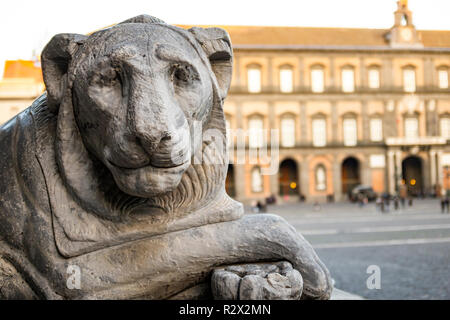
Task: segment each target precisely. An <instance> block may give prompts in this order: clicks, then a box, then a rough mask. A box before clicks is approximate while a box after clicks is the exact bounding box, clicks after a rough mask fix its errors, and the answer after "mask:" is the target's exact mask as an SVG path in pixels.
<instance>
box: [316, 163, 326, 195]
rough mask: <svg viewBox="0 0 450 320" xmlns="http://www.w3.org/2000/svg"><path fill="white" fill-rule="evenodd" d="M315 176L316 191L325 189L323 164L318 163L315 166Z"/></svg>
mask: <svg viewBox="0 0 450 320" xmlns="http://www.w3.org/2000/svg"><path fill="white" fill-rule="evenodd" d="M315 178H316V190H317V191H324V190H326V189H327V175H326V171H325V167H324V166H323V165H321V164H319V165H318V166H317V167H316V172H315Z"/></svg>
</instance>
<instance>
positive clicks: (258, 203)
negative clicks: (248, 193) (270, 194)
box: [256, 201, 262, 212]
mask: <svg viewBox="0 0 450 320" xmlns="http://www.w3.org/2000/svg"><path fill="white" fill-rule="evenodd" d="M256 207H257V208H258V212H262V203H261V201H258V202H257V203H256Z"/></svg>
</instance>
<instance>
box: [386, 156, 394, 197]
mask: <svg viewBox="0 0 450 320" xmlns="http://www.w3.org/2000/svg"><path fill="white" fill-rule="evenodd" d="M394 154H395V153H394V151H388V153H387V158H388V188H389V189H388V190H389V193H390V194H394V193H395V179H396V178H395V171H394V166H395V163H394Z"/></svg>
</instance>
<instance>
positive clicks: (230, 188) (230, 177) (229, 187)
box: [225, 164, 236, 198]
mask: <svg viewBox="0 0 450 320" xmlns="http://www.w3.org/2000/svg"><path fill="white" fill-rule="evenodd" d="M225 190H226V192H227V194H228V195H229V196H230V197H232V198H234V197H236V188H235V183H234V166H233V165H232V164H229V165H228V171H227V178H226V180H225Z"/></svg>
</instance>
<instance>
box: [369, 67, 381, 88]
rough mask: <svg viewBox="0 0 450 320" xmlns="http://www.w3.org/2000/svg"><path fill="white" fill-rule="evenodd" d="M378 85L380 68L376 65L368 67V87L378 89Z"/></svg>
mask: <svg viewBox="0 0 450 320" xmlns="http://www.w3.org/2000/svg"><path fill="white" fill-rule="evenodd" d="M379 87H380V69H379V68H377V67H371V68H369V88H370V89H378V88H379Z"/></svg>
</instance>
